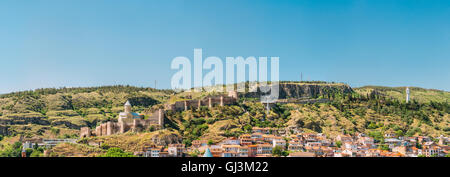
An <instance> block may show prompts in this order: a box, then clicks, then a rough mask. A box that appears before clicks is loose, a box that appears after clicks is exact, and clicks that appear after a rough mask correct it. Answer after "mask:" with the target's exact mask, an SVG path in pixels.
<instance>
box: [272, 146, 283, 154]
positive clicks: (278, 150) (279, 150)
mask: <svg viewBox="0 0 450 177" xmlns="http://www.w3.org/2000/svg"><path fill="white" fill-rule="evenodd" d="M272 155H273V156H275V157H280V156H282V155H283V148H281V147H280V146H275V147H274V148H273V149H272Z"/></svg>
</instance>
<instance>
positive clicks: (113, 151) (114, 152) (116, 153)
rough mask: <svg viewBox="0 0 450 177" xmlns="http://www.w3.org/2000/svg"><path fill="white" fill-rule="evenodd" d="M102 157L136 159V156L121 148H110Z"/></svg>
mask: <svg viewBox="0 0 450 177" xmlns="http://www.w3.org/2000/svg"><path fill="white" fill-rule="evenodd" d="M100 157H134V155H133V154H131V153H129V152H124V151H123V150H122V149H120V148H116V147H112V148H109V149H108V151H107V152H106V153H105V154H104V155H101V156H100Z"/></svg>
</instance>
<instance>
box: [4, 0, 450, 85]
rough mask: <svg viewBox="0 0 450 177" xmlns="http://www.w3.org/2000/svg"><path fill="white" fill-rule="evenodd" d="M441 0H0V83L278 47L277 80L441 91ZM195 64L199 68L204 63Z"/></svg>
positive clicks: (146, 72)
mask: <svg viewBox="0 0 450 177" xmlns="http://www.w3.org/2000/svg"><path fill="white" fill-rule="evenodd" d="M449 19H450V1H439V0H433V1H429V0H404V1H401V0H399V1H396V0H386V1H383V0H372V1H364V0H355V1H346V0H340V1H325V0H323V1H258V0H252V1H237V0H236V1H206V0H205V1H196V0H193V1H172V0H167V1H150V0H142V1H137V0H129V1H125V0H122V1H117V0H104V1H103V0H95V1H92V0H64V1H60V0H33V1H26V0H2V1H0V61H1V69H0V81H1V84H0V93H7V92H11V91H20V90H28V89H35V88H43V87H62V86H67V87H74V86H99V85H114V84H129V85H135V86H146V87H148V86H152V87H153V86H154V80H157V82H158V88H170V79H171V77H172V75H173V74H174V73H175V72H176V70H171V69H170V63H171V61H172V59H173V58H174V57H177V56H187V57H189V58H191V59H192V60H193V49H194V48H202V49H203V56H218V57H221V58H222V59H223V60H225V57H226V56H244V57H247V56H256V57H258V56H268V57H270V56H278V57H280V79H281V80H299V78H300V72H303V78H304V79H305V80H324V81H336V82H345V83H348V84H350V85H351V86H353V87H358V86H363V85H384V86H418V87H424V88H435V89H441V90H447V91H449V90H450V70H449V66H450V20H449ZM205 72H207V71H205Z"/></svg>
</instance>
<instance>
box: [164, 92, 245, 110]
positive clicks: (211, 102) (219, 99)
mask: <svg viewBox="0 0 450 177" xmlns="http://www.w3.org/2000/svg"><path fill="white" fill-rule="evenodd" d="M237 99H238V93H237V92H236V91H230V92H228V95H220V96H208V97H205V98H203V99H199V100H185V101H177V102H175V103H173V104H168V105H166V106H165V109H166V110H173V111H187V110H188V109H198V108H200V107H201V106H207V107H208V108H212V107H214V106H224V105H230V104H235V103H236V102H237Z"/></svg>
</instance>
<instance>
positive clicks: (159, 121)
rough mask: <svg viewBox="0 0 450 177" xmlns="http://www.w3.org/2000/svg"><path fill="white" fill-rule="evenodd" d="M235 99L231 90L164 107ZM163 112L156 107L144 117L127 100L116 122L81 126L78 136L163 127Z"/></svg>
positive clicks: (182, 107)
mask: <svg viewBox="0 0 450 177" xmlns="http://www.w3.org/2000/svg"><path fill="white" fill-rule="evenodd" d="M237 99H238V94H237V92H236V91H231V92H229V93H228V95H219V96H208V97H205V98H204V99H199V100H185V101H178V102H175V103H173V104H167V105H165V109H166V110H172V111H187V110H188V109H198V108H200V107H201V106H208V107H209V108H211V107H213V106H217V105H218V106H224V105H230V104H234V103H236V102H237ZM164 113H165V111H164V110H163V109H158V110H157V111H155V112H153V113H152V114H151V116H149V117H148V118H147V119H144V115H142V114H138V113H135V112H132V111H131V104H130V102H129V101H127V102H126V103H125V105H124V112H121V113H120V114H119V119H118V121H117V122H112V121H108V122H106V123H102V124H100V125H99V126H97V127H96V128H95V130H91V129H90V128H89V127H82V128H81V129H80V137H81V138H84V137H91V136H105V135H113V134H121V133H125V132H127V131H133V132H140V131H143V130H147V129H149V128H150V127H154V128H155V129H163V128H164Z"/></svg>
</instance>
